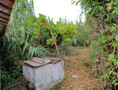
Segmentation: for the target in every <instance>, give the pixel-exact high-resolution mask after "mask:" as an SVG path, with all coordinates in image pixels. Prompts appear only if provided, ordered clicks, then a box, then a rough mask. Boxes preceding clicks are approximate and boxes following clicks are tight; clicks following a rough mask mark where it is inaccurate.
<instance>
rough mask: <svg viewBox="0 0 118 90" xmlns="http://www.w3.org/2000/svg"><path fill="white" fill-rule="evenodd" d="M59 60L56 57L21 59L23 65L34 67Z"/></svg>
mask: <svg viewBox="0 0 118 90" xmlns="http://www.w3.org/2000/svg"><path fill="white" fill-rule="evenodd" d="M59 61H60V60H59V59H57V58H37V57H34V58H32V60H29V61H23V65H24V64H26V65H28V66H31V67H34V68H36V67H41V66H44V65H46V64H49V63H51V64H55V63H57V62H59Z"/></svg>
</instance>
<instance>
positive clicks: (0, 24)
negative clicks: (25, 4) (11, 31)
mask: <svg viewBox="0 0 118 90" xmlns="http://www.w3.org/2000/svg"><path fill="white" fill-rule="evenodd" d="M14 1H15V0H0V38H1V37H2V36H4V34H5V30H6V28H7V24H8V21H9V18H10V14H11V11H12V7H13V5H14Z"/></svg>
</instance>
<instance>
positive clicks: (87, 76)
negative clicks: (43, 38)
mask: <svg viewBox="0 0 118 90" xmlns="http://www.w3.org/2000/svg"><path fill="white" fill-rule="evenodd" d="M72 52H73V51H72ZM88 55H89V49H88V48H78V53H77V55H75V56H73V55H71V56H63V58H64V63H65V68H66V75H67V77H68V80H69V82H70V85H71V89H72V90H99V89H100V88H99V87H100V86H99V82H98V81H99V80H98V79H97V78H96V76H95V74H94V73H92V69H91V65H90V62H89V58H88ZM72 76H75V77H76V76H77V77H76V78H73V77H72ZM54 89H55V90H69V87H68V84H67V82H66V80H64V81H63V82H62V83H60V84H59V85H57V86H56V87H55V88H54Z"/></svg>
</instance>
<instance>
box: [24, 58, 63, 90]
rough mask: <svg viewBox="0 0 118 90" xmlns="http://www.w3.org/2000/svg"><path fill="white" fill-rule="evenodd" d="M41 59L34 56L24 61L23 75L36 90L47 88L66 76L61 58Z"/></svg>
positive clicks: (45, 89)
mask: <svg viewBox="0 0 118 90" xmlns="http://www.w3.org/2000/svg"><path fill="white" fill-rule="evenodd" d="M40 59H41V58H33V59H32V60H30V61H24V62H23V76H24V77H25V78H26V80H27V81H28V82H29V83H30V86H31V87H33V88H35V90H47V89H50V88H52V87H53V86H54V85H56V84H58V83H60V82H61V81H62V80H63V79H64V78H65V76H64V71H63V68H62V65H61V61H60V60H58V59H55V60H54V59H53V60H52V59H49V58H43V59H41V60H40ZM43 60H44V61H43ZM62 62H63V60H62ZM63 64H64V62H63Z"/></svg>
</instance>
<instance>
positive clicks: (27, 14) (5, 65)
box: [1, 0, 84, 90]
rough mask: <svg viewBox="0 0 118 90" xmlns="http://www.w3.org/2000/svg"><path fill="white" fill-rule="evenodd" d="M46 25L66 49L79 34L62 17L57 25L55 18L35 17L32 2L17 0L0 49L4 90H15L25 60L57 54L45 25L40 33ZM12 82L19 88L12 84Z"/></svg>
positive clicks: (40, 15)
mask: <svg viewBox="0 0 118 90" xmlns="http://www.w3.org/2000/svg"><path fill="white" fill-rule="evenodd" d="M47 22H49V23H50V26H51V29H52V31H53V34H54V37H55V39H56V41H57V44H58V45H60V47H61V46H63V47H64V49H66V48H65V47H66V45H68V44H69V43H70V42H71V40H73V39H75V36H76V35H77V31H76V24H74V23H73V22H69V21H67V20H65V19H61V18H60V20H59V21H57V22H56V23H54V22H53V19H50V18H49V17H48V18H47V17H46V16H45V15H43V14H39V17H36V16H35V14H34V6H33V0H15V4H14V6H13V10H12V13H11V17H10V20H9V24H8V27H7V30H6V34H5V36H4V40H3V41H4V42H3V48H2V49H1V60H2V62H1V66H2V67H1V81H2V85H1V86H2V89H7V90H9V89H12V88H13V87H15V88H16V86H17V84H15V83H16V82H15V80H16V79H18V78H20V77H21V76H22V68H21V66H22V61H23V60H30V59H31V58H32V57H34V56H36V57H44V56H45V54H46V55H47V54H48V53H50V52H52V53H53V52H54V51H55V50H54V49H55V47H54V42H53V39H52V36H51V33H50V30H49V27H48V26H43V27H41V30H40V32H39V27H40V25H42V24H45V23H47ZM77 26H78V25H77ZM82 27H83V26H82ZM76 38H77V36H76ZM38 39H39V41H38ZM83 42H84V41H83ZM83 42H81V43H82V45H83ZM79 44H80V43H79ZM79 44H78V45H79ZM69 45H70V44H69ZM76 45H77V44H76ZM63 47H62V48H61V49H63ZM50 48H51V49H52V50H54V51H52V50H50ZM11 82H14V84H13V85H16V86H13V85H11ZM18 83H20V82H18ZM21 83H22V81H21ZM21 86H22V85H21Z"/></svg>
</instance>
